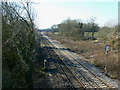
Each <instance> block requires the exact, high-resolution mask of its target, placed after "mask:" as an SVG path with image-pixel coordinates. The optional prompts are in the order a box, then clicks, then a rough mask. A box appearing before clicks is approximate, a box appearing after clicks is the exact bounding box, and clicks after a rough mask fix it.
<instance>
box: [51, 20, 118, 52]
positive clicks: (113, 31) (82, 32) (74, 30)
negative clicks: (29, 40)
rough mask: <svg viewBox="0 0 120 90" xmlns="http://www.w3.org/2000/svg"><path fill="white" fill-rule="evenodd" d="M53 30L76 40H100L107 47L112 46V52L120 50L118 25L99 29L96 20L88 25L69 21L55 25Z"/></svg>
mask: <svg viewBox="0 0 120 90" xmlns="http://www.w3.org/2000/svg"><path fill="white" fill-rule="evenodd" d="M51 29H52V30H53V31H56V30H57V31H58V32H59V33H60V34H61V35H63V36H66V37H72V38H73V39H74V40H98V41H99V42H101V43H103V44H105V45H106V44H108V45H110V48H111V50H112V49H117V48H118V43H117V42H118V35H119V32H118V29H119V27H118V25H115V26H113V27H108V26H103V27H99V26H98V24H97V23H95V19H94V18H91V19H90V20H89V21H88V22H87V23H84V22H82V21H80V20H71V19H67V20H64V21H63V22H62V23H60V24H57V25H53V26H52V27H51Z"/></svg>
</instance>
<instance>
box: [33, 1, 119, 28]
mask: <svg viewBox="0 0 120 90" xmlns="http://www.w3.org/2000/svg"><path fill="white" fill-rule="evenodd" d="M32 1H33V2H36V3H38V4H33V5H32V8H33V10H34V13H36V15H37V16H36V17H35V21H34V22H35V24H36V26H37V27H38V28H41V29H43V28H50V27H51V26H52V25H54V24H59V23H61V22H62V21H63V20H66V19H67V18H71V19H82V20H83V21H84V22H86V21H87V20H88V19H90V18H91V17H96V20H95V22H96V23H98V24H99V26H103V25H114V24H117V22H118V1H119V0H32Z"/></svg>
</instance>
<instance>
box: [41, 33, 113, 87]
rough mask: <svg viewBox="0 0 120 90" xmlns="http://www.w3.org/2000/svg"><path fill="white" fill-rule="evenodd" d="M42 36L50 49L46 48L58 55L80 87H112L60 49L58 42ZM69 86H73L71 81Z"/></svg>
mask: <svg viewBox="0 0 120 90" xmlns="http://www.w3.org/2000/svg"><path fill="white" fill-rule="evenodd" d="M42 37H43V39H44V42H47V44H48V45H49V46H50V47H51V49H48V50H53V51H54V52H55V53H56V54H57V55H56V56H57V57H59V59H60V60H61V61H62V63H64V65H65V66H66V68H67V69H68V70H69V72H70V73H71V74H72V75H73V76H74V78H75V79H76V80H77V81H78V82H79V84H80V87H82V88H112V87H111V86H110V85H108V84H107V83H106V82H105V81H103V80H102V79H100V78H99V77H98V76H97V75H95V74H94V73H93V72H91V71H90V70H89V69H88V68H86V67H85V66H84V65H83V64H81V63H80V62H79V61H78V60H77V59H76V58H74V57H73V56H72V55H71V54H70V53H69V52H67V51H66V50H61V49H60V48H62V47H61V46H60V45H59V44H53V43H52V42H51V40H49V38H48V37H46V36H44V35H43V36H42ZM54 47H55V48H54ZM56 49H59V50H56ZM64 55H67V56H68V57H69V58H71V59H68V58H65V57H64ZM72 61H73V62H75V63H76V64H79V66H81V67H82V68H84V69H83V70H84V71H87V73H85V72H84V71H83V70H81V69H80V67H78V65H75V64H74V63H73V62H72ZM57 63H58V61H57ZM58 64H59V63H58ZM59 65H60V64H59ZM60 67H61V66H60ZM61 68H62V67H61ZM63 71H64V70H63ZM64 72H65V71H64ZM88 73H89V74H88ZM66 77H67V74H66ZM67 78H68V82H70V79H69V77H67ZM71 87H74V86H72V83H71Z"/></svg>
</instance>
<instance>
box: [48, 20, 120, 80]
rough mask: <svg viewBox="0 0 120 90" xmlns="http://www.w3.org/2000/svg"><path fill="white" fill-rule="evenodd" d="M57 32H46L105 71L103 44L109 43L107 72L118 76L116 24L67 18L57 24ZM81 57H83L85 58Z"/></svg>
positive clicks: (114, 76) (115, 76) (112, 75)
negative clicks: (101, 25)
mask: <svg viewBox="0 0 120 90" xmlns="http://www.w3.org/2000/svg"><path fill="white" fill-rule="evenodd" d="M57 29H58V32H55V33H54V34H53V33H52V34H51V33H48V35H49V36H50V37H52V39H56V40H58V41H59V42H60V43H61V44H63V45H64V46H66V47H67V48H69V49H70V50H71V51H73V52H76V53H78V54H79V55H80V56H82V57H85V58H86V59H87V60H88V61H89V62H90V63H93V64H94V65H96V66H98V67H99V68H101V69H102V70H103V71H105V67H106V59H105V58H106V52H105V45H109V47H110V50H109V52H108V57H107V60H108V61H107V62H108V66H107V70H108V74H109V75H110V76H111V77H113V78H118V74H117V72H118V45H119V44H118V35H119V33H118V32H117V30H118V26H117V25H116V26H114V27H107V26H104V27H98V25H97V24H96V23H94V20H93V19H91V20H90V22H88V23H83V22H81V21H78V20H70V19H67V20H65V21H64V22H62V23H61V24H58V28H57ZM85 58H83V59H85Z"/></svg>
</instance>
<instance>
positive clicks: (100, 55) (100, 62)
mask: <svg viewBox="0 0 120 90" xmlns="http://www.w3.org/2000/svg"><path fill="white" fill-rule="evenodd" d="M48 36H50V37H51V38H52V39H55V40H57V41H58V42H60V43H61V44H62V45H64V46H65V47H67V48H68V49H70V50H71V51H73V52H75V53H77V54H78V55H80V56H83V57H85V58H86V59H87V60H88V61H89V62H90V63H92V64H94V65H96V66H97V67H99V68H100V69H101V70H103V71H104V67H105V65H106V59H105V58H106V52H105V48H104V47H105V46H104V45H103V44H100V43H93V42H92V41H75V40H73V39H72V38H68V37H64V36H61V35H59V34H57V35H56V34H48ZM107 61H108V64H107V69H108V74H109V75H110V76H111V77H112V78H117V77H118V74H117V73H118V52H117V50H112V51H110V52H109V53H108V57H107Z"/></svg>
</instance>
